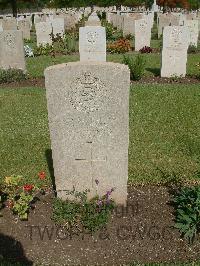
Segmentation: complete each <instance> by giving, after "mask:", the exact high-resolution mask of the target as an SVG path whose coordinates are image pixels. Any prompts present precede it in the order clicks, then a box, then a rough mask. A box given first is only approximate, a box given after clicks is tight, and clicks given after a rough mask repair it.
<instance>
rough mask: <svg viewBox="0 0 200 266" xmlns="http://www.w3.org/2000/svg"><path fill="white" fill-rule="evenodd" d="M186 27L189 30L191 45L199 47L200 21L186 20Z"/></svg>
mask: <svg viewBox="0 0 200 266" xmlns="http://www.w3.org/2000/svg"><path fill="white" fill-rule="evenodd" d="M185 25H186V26H187V28H188V30H189V45H193V46H195V47H197V45H198V36H199V28H198V20H197V19H194V20H186V23H185Z"/></svg>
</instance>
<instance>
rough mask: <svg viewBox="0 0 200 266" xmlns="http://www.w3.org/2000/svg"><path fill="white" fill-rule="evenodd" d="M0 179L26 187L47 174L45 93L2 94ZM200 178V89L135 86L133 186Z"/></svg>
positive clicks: (132, 95)
mask: <svg viewBox="0 0 200 266" xmlns="http://www.w3.org/2000/svg"><path fill="white" fill-rule="evenodd" d="M0 124H1V127H0V147H1V149H0V162H1V164H0V177H1V178H3V177H4V176H9V175H12V174H20V175H23V176H25V177H26V178H27V182H32V180H36V179H37V173H38V172H39V171H45V172H47V175H48V178H47V181H46V182H47V184H48V185H49V184H51V181H50V173H49V170H48V162H47V154H49V150H50V137H49V131H48V118H47V107H46V97H45V89H42V88H21V89H9V88H1V89H0ZM199 175H200V87H199V86H198V85H176V84H175V85H150V84H149V85H138V84H137V85H132V86H131V89H130V148H129V182H130V183H134V184H135V183H152V184H153V183H155V184H156V183H160V182H161V183H163V182H166V181H170V180H179V179H180V178H183V179H185V180H193V179H198V178H199Z"/></svg>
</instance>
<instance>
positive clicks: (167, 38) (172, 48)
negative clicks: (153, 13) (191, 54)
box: [161, 26, 188, 77]
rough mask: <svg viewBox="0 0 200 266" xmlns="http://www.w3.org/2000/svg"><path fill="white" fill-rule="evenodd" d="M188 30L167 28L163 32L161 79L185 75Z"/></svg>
mask: <svg viewBox="0 0 200 266" xmlns="http://www.w3.org/2000/svg"><path fill="white" fill-rule="evenodd" d="M187 40H188V29H187V27H184V26H174V27H172V26H168V27H165V28H164V31H163V50H162V67H161V77H173V76H177V77H184V76H185V74H186V63H187V48H188V42H187Z"/></svg>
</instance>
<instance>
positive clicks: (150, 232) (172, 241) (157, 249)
mask: <svg viewBox="0 0 200 266" xmlns="http://www.w3.org/2000/svg"><path fill="white" fill-rule="evenodd" d="M52 199H53V194H52V193H49V194H48V195H46V196H42V197H41V199H40V201H39V202H37V204H36V208H35V209H34V210H32V211H31V213H30V216H29V221H27V222H22V221H19V220H18V219H17V218H13V216H12V215H11V213H10V211H9V209H3V211H2V213H3V217H1V218H0V224H1V225H0V228H1V229H0V231H1V233H0V237H1V241H0V255H2V256H3V257H5V258H7V259H8V260H10V261H13V260H17V261H23V263H24V264H23V265H25V262H29V263H30V264H31V263H32V262H34V263H45V265H126V264H128V263H130V262H133V261H136V262H174V261H179V262H186V261H189V260H193V261H194V260H197V259H199V258H200V242H199V241H198V240H196V241H195V243H194V244H192V245H189V244H188V243H187V242H186V241H185V240H183V239H181V238H180V234H179V232H178V231H177V230H176V229H174V228H173V225H174V222H173V219H174V215H173V207H172V206H171V205H170V204H169V203H170V200H171V194H170V193H169V191H168V189H167V188H166V187H156V186H154V187H153V186H149V187H129V196H128V208H127V209H126V210H125V209H124V214H123V215H122V212H121V209H117V211H116V213H115V214H113V217H112V220H111V221H110V223H109V225H108V227H107V230H102V231H100V232H98V233H95V234H94V235H93V236H91V235H89V234H84V233H77V234H75V233H73V234H70V233H69V232H68V231H66V230H64V229H63V228H58V229H57V228H56V227H55V225H54V223H53V222H52V220H51V215H52ZM45 226H46V233H45V234H44V235H42V232H44V229H45ZM47 229H48V231H49V237H48V235H47ZM56 230H57V232H56ZM51 234H52V235H51Z"/></svg>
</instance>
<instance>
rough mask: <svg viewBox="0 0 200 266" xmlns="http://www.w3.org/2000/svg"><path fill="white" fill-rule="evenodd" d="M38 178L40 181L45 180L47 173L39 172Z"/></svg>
mask: <svg viewBox="0 0 200 266" xmlns="http://www.w3.org/2000/svg"><path fill="white" fill-rule="evenodd" d="M38 176H39V179H41V180H44V179H45V177H46V173H45V172H39V173H38Z"/></svg>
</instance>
